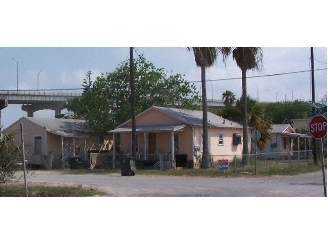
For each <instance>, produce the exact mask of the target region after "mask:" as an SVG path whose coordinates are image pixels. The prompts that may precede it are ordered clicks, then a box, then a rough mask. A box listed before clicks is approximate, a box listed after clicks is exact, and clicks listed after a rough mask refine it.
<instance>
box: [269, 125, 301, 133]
mask: <svg viewBox="0 0 328 246" xmlns="http://www.w3.org/2000/svg"><path fill="white" fill-rule="evenodd" d="M271 126H272V131H271V133H285V131H286V130H287V129H288V127H290V128H291V130H292V132H293V133H295V130H294V129H293V128H292V126H291V125H290V124H273V125H271Z"/></svg>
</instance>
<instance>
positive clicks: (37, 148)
mask: <svg viewBox="0 0 328 246" xmlns="http://www.w3.org/2000/svg"><path fill="white" fill-rule="evenodd" d="M34 154H35V155H41V137H40V136H37V137H34Z"/></svg>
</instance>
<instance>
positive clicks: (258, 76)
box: [189, 68, 327, 83]
mask: <svg viewBox="0 0 328 246" xmlns="http://www.w3.org/2000/svg"><path fill="white" fill-rule="evenodd" d="M321 70H327V68H318V69H315V70H314V71H321ZM307 72H311V70H300V71H295V72H285V73H273V74H265V75H254V76H249V77H246V78H247V79H251V78H262V77H273V76H280V75H288V74H297V73H307ZM236 79H238V80H240V79H241V77H234V78H225V79H208V80H206V81H208V82H211V81H212V82H213V81H223V80H236ZM189 82H193V83H196V82H201V81H200V80H195V81H189Z"/></svg>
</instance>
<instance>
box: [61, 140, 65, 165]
mask: <svg viewBox="0 0 328 246" xmlns="http://www.w3.org/2000/svg"><path fill="white" fill-rule="evenodd" d="M61 152H62V162H63V168H65V156H64V137H63V136H61Z"/></svg>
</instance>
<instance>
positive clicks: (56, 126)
mask: <svg viewBox="0 0 328 246" xmlns="http://www.w3.org/2000/svg"><path fill="white" fill-rule="evenodd" d="M24 118H26V119H28V120H29V121H32V122H33V123H35V124H37V125H39V126H41V127H46V128H47V130H48V131H65V132H81V133H87V132H90V129H89V128H88V127H87V126H86V124H85V120H76V119H57V118H34V117H24Z"/></svg>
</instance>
